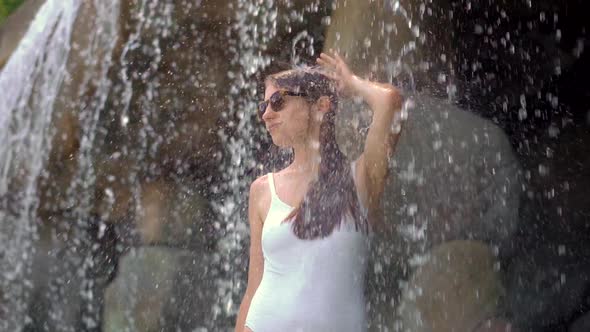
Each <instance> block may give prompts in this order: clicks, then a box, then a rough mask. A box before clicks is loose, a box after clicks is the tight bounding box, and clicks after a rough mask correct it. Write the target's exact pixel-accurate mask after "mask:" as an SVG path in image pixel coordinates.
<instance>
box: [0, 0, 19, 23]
mask: <svg viewBox="0 0 590 332" xmlns="http://www.w3.org/2000/svg"><path fill="white" fill-rule="evenodd" d="M23 2H24V0H0V24H2V22H4V19H5V18H6V17H7V16H8V15H10V14H11V13H12V12H13V11H14V10H15V9H17V8H18V6H20V5H21V4H22V3H23Z"/></svg>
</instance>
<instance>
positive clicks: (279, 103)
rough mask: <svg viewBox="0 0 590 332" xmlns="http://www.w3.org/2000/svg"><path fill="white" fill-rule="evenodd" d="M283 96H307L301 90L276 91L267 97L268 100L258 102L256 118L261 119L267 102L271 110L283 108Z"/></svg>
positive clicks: (277, 110) (276, 110)
mask: <svg viewBox="0 0 590 332" xmlns="http://www.w3.org/2000/svg"><path fill="white" fill-rule="evenodd" d="M285 96H293V97H307V94H306V93H302V92H293V91H289V90H279V91H276V92H275V93H273V94H272V95H271V96H270V97H269V98H268V100H264V101H261V102H259V103H258V118H259V119H260V120H262V116H263V115H264V112H266V109H267V108H268V105H269V104H270V106H272V110H273V111H274V112H279V111H281V110H282V109H283V106H285V98H284V97H285Z"/></svg>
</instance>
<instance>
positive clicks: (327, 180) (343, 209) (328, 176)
mask: <svg viewBox="0 0 590 332" xmlns="http://www.w3.org/2000/svg"><path fill="white" fill-rule="evenodd" d="M266 82H268V83H271V84H273V85H275V86H276V87H277V88H282V89H287V90H290V91H294V92H301V93H305V94H306V95H307V97H306V98H307V100H308V102H314V101H317V100H318V99H319V98H320V97H322V96H326V97H328V98H329V99H330V110H329V111H328V112H327V113H326V114H325V115H324V117H323V119H322V123H321V124H320V137H319V143H320V157H321V160H320V165H319V177H318V180H316V181H314V182H312V183H311V184H310V188H309V190H308V191H307V193H306V194H305V196H304V197H303V201H302V202H301V204H300V205H299V206H298V207H296V208H295V209H294V210H293V211H292V212H291V213H290V214H289V216H287V217H286V218H285V220H284V221H283V222H292V223H293V232H294V233H295V235H296V236H297V237H298V238H300V239H307V240H311V239H316V238H323V237H326V236H328V235H330V234H331V233H332V232H333V231H334V229H335V228H336V227H340V225H341V223H342V219H343V217H344V216H345V215H346V214H347V213H350V215H351V217H352V218H353V220H354V225H355V229H356V231H359V230H360V231H363V232H365V233H368V229H369V226H368V221H367V218H366V216H364V215H363V214H362V213H361V212H360V206H359V200H358V197H357V194H356V190H355V186H354V182H353V177H352V174H351V169H350V167H349V163H348V160H347V158H346V156H345V155H344V154H343V153H342V152H341V151H340V149H339V147H338V143H337V142H336V127H335V124H334V122H335V117H336V111H337V109H338V94H337V92H336V85H335V82H334V81H333V80H331V79H330V78H328V77H327V76H326V75H324V74H322V73H321V72H320V71H319V70H318V69H315V68H310V69H291V70H287V71H283V72H279V73H277V74H273V75H270V76H268V77H267V78H266ZM293 217H295V219H294V220H292V218H293Z"/></svg>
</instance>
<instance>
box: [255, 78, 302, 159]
mask: <svg viewBox="0 0 590 332" xmlns="http://www.w3.org/2000/svg"><path fill="white" fill-rule="evenodd" d="M278 90H279V88H278V87H277V86H275V85H274V84H272V83H267V84H266V89H265V91H264V100H268V99H269V98H270V96H271V95H272V94H273V93H275V92H277V91H278ZM282 90H284V89H282ZM287 90H288V89H287ZM283 98H284V99H285V102H284V104H283V107H282V108H281V109H280V110H279V111H278V112H277V110H273V108H272V106H271V105H270V104H269V105H268V107H267V108H266V111H265V112H264V114H263V116H262V120H263V121H264V125H265V127H266V129H267V130H268V131H269V133H270V136H271V137H272V141H273V143H274V144H275V145H277V146H279V147H282V148H287V147H293V146H294V145H297V144H301V143H304V142H305V141H306V140H307V139H308V136H309V128H310V105H309V104H308V103H307V102H306V101H305V99H304V98H303V97H296V96H284V97H283Z"/></svg>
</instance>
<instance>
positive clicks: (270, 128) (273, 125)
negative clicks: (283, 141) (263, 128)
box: [267, 123, 280, 131]
mask: <svg viewBox="0 0 590 332" xmlns="http://www.w3.org/2000/svg"><path fill="white" fill-rule="evenodd" d="M279 125H280V123H273V124H271V125H269V126H268V127H267V129H268V130H269V131H271V130H273V129H274V128H276V127H278V126H279Z"/></svg>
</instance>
